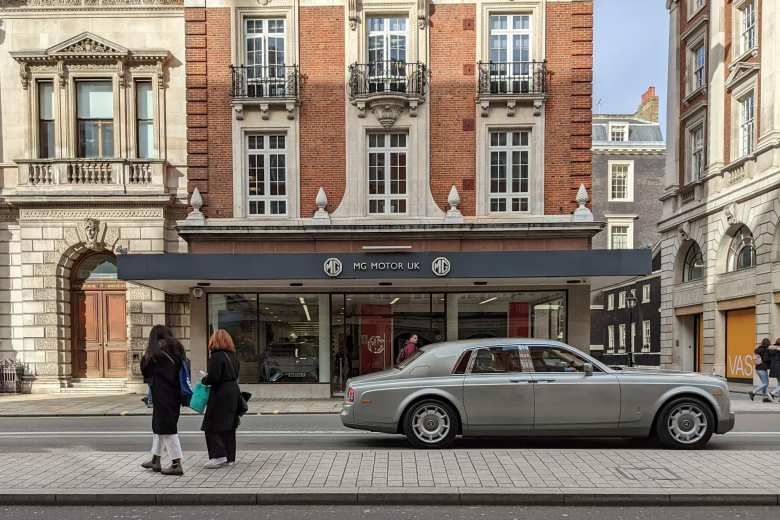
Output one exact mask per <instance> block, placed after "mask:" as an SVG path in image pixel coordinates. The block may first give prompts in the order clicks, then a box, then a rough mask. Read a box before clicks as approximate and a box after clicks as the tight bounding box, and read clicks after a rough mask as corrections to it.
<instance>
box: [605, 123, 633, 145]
mask: <svg viewBox="0 0 780 520" xmlns="http://www.w3.org/2000/svg"><path fill="white" fill-rule="evenodd" d="M609 140H610V141H613V142H627V141H628V125H626V124H622V123H610V124H609Z"/></svg>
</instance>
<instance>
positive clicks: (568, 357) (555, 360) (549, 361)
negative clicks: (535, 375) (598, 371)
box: [528, 346, 587, 372]
mask: <svg viewBox="0 0 780 520" xmlns="http://www.w3.org/2000/svg"><path fill="white" fill-rule="evenodd" d="M528 350H529V353H530V354H531V361H532V363H533V365H534V371H535V372H584V371H585V368H584V367H585V363H587V361H585V360H584V359H583V358H581V357H579V356H577V355H576V354H573V353H571V352H569V351H568V350H566V349H562V348H560V347H541V346H536V347H535V346H531V347H529V349H528Z"/></svg>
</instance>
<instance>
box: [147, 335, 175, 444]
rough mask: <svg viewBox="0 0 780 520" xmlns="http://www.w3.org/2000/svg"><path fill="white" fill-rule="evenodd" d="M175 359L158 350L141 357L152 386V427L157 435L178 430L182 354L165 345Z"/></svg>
mask: <svg viewBox="0 0 780 520" xmlns="http://www.w3.org/2000/svg"><path fill="white" fill-rule="evenodd" d="M165 352H166V353H167V354H168V356H170V357H171V359H172V360H173V362H172V361H171V359H168V357H167V356H166V355H165V354H163V353H162V352H157V353H156V354H155V355H145V356H144V357H143V359H141V373H143V375H144V380H149V381H151V383H150V384H151V386H152V408H153V410H152V431H153V432H154V433H156V434H157V435H172V434H174V433H178V430H177V423H178V422H179V411H180V410H181V388H180V387H179V369H180V368H181V363H182V358H181V355H180V354H178V353H176V352H174V351H171V350H169V349H165Z"/></svg>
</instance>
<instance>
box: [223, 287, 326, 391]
mask: <svg viewBox="0 0 780 520" xmlns="http://www.w3.org/2000/svg"><path fill="white" fill-rule="evenodd" d="M323 297H324V298H327V295H325V296H322V295H311V294H210V295H209V298H208V307H209V309H208V315H209V327H208V332H209V334H211V333H213V332H214V331H215V330H217V329H225V330H227V331H228V332H229V333H230V335H231V336H232V337H233V341H234V342H235V344H236V350H237V352H238V357H239V360H240V361H241V368H240V374H239V375H240V378H241V382H243V383H318V382H320V380H319V377H320V376H319V357H320V352H319V351H320V344H322V343H323V339H324V338H325V343H327V339H326V338H327V336H324V338H323V333H327V327H326V326H325V327H322V329H323V330H321V323H320V305H321V302H322V299H323ZM326 301H327V300H326ZM326 306H327V304H326Z"/></svg>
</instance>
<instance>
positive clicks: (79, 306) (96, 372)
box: [71, 252, 127, 378]
mask: <svg viewBox="0 0 780 520" xmlns="http://www.w3.org/2000/svg"><path fill="white" fill-rule="evenodd" d="M126 317H127V311H126V304H125V283H124V282H123V281H121V280H118V279H117V269H116V258H114V255H112V254H110V253H107V252H100V253H91V254H89V255H87V256H85V257H84V258H82V259H81V260H80V261H79V262H78V263H77V264H76V265H75V266H74V267H73V269H72V270H71V331H72V332H71V334H72V357H71V360H72V363H73V371H72V374H73V377H74V378H111V377H127V321H126Z"/></svg>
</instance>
